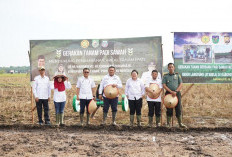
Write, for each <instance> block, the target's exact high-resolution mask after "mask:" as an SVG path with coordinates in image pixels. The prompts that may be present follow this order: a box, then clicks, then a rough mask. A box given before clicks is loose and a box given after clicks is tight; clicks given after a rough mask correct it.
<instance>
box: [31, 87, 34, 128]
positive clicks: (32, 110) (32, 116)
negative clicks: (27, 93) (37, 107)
mask: <svg viewBox="0 0 232 157" xmlns="http://www.w3.org/2000/svg"><path fill="white" fill-rule="evenodd" d="M31 114H32V115H31V118H32V119H31V120H32V124H33V123H34V109H33V93H32V87H31Z"/></svg>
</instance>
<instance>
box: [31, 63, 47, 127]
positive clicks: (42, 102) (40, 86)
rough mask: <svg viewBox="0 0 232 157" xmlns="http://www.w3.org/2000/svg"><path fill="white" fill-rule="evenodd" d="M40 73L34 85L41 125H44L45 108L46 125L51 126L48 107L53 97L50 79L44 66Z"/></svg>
mask: <svg viewBox="0 0 232 157" xmlns="http://www.w3.org/2000/svg"><path fill="white" fill-rule="evenodd" d="M39 73H40V75H38V76H36V77H35V82H34V84H33V94H34V97H35V101H36V107H37V113H38V119H39V125H42V124H43V120H42V108H44V119H45V124H47V125H50V118H49V106H48V101H50V97H51V87H50V82H49V78H48V77H47V76H45V68H44V67H43V66H42V67H40V68H39Z"/></svg>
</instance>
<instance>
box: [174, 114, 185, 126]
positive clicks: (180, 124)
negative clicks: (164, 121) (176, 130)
mask: <svg viewBox="0 0 232 157" xmlns="http://www.w3.org/2000/svg"><path fill="white" fill-rule="evenodd" d="M176 118H177V120H178V124H179V127H180V128H187V126H186V125H184V124H183V123H182V120H181V116H179V117H176Z"/></svg>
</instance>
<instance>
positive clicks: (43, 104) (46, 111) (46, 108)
mask: <svg viewBox="0 0 232 157" xmlns="http://www.w3.org/2000/svg"><path fill="white" fill-rule="evenodd" d="M36 108H37V113H38V119H39V123H43V120H42V109H43V108H44V119H45V124H46V123H47V122H50V118H49V106H48V99H39V101H38V102H36Z"/></svg>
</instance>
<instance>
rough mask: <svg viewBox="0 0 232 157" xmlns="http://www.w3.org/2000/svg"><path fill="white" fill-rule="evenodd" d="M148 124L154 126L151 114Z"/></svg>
mask: <svg viewBox="0 0 232 157" xmlns="http://www.w3.org/2000/svg"><path fill="white" fill-rule="evenodd" d="M148 126H149V127H152V126H153V117H150V116H149V121H148Z"/></svg>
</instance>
